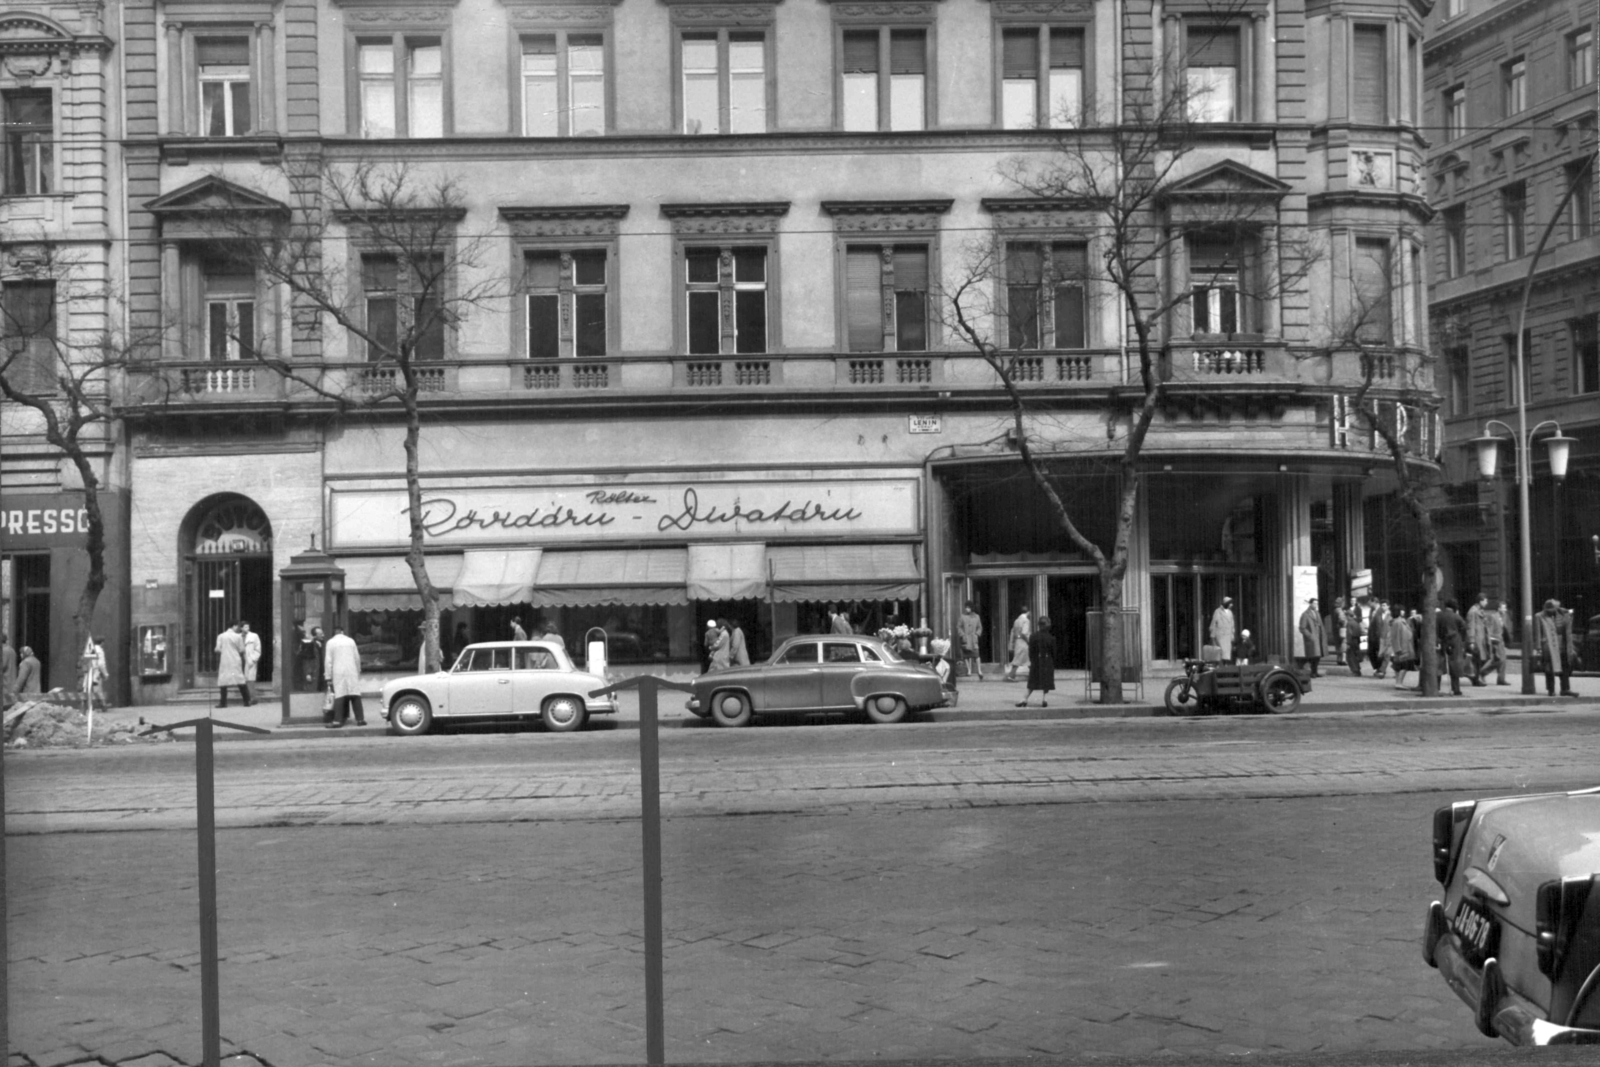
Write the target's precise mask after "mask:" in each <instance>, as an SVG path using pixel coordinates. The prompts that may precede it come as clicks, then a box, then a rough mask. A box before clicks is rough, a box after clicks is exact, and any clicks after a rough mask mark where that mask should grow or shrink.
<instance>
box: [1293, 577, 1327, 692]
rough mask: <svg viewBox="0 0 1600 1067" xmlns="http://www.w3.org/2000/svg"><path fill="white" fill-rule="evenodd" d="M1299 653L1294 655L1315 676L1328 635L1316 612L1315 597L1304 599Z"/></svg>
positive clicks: (1316, 675) (1317, 675)
mask: <svg viewBox="0 0 1600 1067" xmlns="http://www.w3.org/2000/svg"><path fill="white" fill-rule="evenodd" d="M1299 631H1300V655H1299V656H1298V657H1296V658H1297V659H1298V660H1299V662H1300V663H1301V664H1302V665H1303V666H1307V667H1309V668H1311V677H1313V678H1317V677H1320V675H1319V674H1318V673H1317V664H1318V663H1320V662H1321V661H1322V653H1323V650H1324V649H1325V648H1326V647H1327V641H1328V636H1327V634H1326V633H1325V632H1324V631H1323V628H1322V616H1321V615H1320V614H1318V612H1317V598H1316V597H1312V598H1310V599H1309V600H1307V601H1306V610H1304V611H1302V612H1301V613H1300V622H1299Z"/></svg>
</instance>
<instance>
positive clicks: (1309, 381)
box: [127, 342, 1431, 412]
mask: <svg viewBox="0 0 1600 1067" xmlns="http://www.w3.org/2000/svg"><path fill="white" fill-rule="evenodd" d="M1003 358H1004V359H1005V360H1006V361H1007V364H1006V366H1007V369H1008V372H1009V374H1010V377H1011V380H1012V382H1013V383H1014V384H1015V385H1016V387H1017V388H1018V389H1019V390H1021V391H1022V392H1023V393H1040V394H1052V395H1060V394H1063V393H1065V394H1081V395H1082V396H1084V397H1085V398H1092V397H1094V396H1095V395H1096V394H1105V393H1107V392H1108V391H1109V390H1111V389H1115V388H1122V387H1126V386H1129V385H1132V384H1133V383H1132V382H1129V381H1127V380H1125V378H1124V372H1123V367H1124V357H1123V355H1122V353H1121V352H1118V351H1114V350H1092V351H1039V352H1035V351H1029V352H1018V353H1015V354H1010V353H1008V354H1006V355H1005V356H1004V357H1003ZM1158 358H1159V367H1160V371H1161V374H1162V376H1163V378H1164V380H1165V381H1166V383H1167V385H1168V388H1169V390H1172V391H1173V392H1175V393H1181V392H1183V391H1184V388H1185V387H1189V386H1195V387H1202V389H1201V391H1202V392H1213V391H1216V389H1220V390H1221V391H1224V392H1232V391H1236V390H1246V391H1249V392H1251V393H1257V394H1258V393H1262V392H1267V391H1278V390H1281V391H1284V392H1298V391H1301V390H1302V389H1304V388H1307V387H1310V388H1317V387H1322V388H1324V389H1326V388H1329V387H1331V388H1335V389H1339V390H1342V391H1353V390H1354V389H1355V388H1357V387H1359V386H1360V384H1361V383H1362V381H1363V380H1364V379H1365V377H1366V375H1367V374H1368V373H1369V372H1370V373H1371V374H1372V377H1373V385H1374V387H1376V388H1378V389H1380V390H1384V391H1390V390H1400V391H1410V390H1416V389H1426V388H1429V387H1431V367H1430V366H1429V365H1427V364H1424V363H1422V362H1421V361H1420V359H1419V357H1418V354H1417V353H1415V352H1408V351H1405V350H1399V349H1394V350H1390V349H1384V350H1366V351H1359V352H1344V351H1340V352H1332V353H1330V352H1327V351H1325V350H1322V351H1318V350H1311V349H1303V350H1291V349H1289V348H1288V347H1287V346H1286V345H1283V344H1281V343H1260V342H1257V343H1249V344H1200V343H1192V344H1191V343H1182V344H1172V345H1169V346H1167V347H1166V348H1165V349H1163V350H1161V352H1160V353H1159V357H1158ZM296 370H297V372H298V373H300V374H301V375H302V376H305V377H306V378H307V379H308V380H309V379H310V378H311V377H313V376H314V377H315V379H316V384H317V388H316V389H313V388H311V387H310V386H309V385H308V384H303V383H301V382H297V381H286V380H285V379H283V378H282V377H281V376H280V375H278V374H277V373H276V372H274V371H273V370H272V369H271V368H269V367H266V366H263V365H255V364H250V363H226V364H219V363H158V364H143V365H140V366H138V367H136V368H130V370H129V373H128V390H127V403H128V404H129V405H130V406H132V407H134V408H139V409H143V410H145V411H147V412H153V409H155V408H159V407H171V408H193V407H195V406H200V407H205V408H212V409H226V408H230V407H236V406H239V405H259V404H262V403H274V404H284V403H288V402H296V403H302V402H313V403H314V402H316V401H318V400H319V399H328V398H331V397H338V396H342V397H346V398H348V399H349V400H350V401H352V402H355V403H360V402H361V401H363V400H375V399H377V398H379V397H381V396H383V395H384V394H388V393H392V392H394V391H396V390H398V389H399V388H401V386H402V379H401V376H400V373H399V371H398V369H397V368H395V367H392V366H371V365H368V364H360V363H325V364H315V363H305V364H300V365H298V366H297V368H296ZM416 380H417V385H418V390H419V393H420V394H421V399H422V400H423V402H424V403H430V404H431V403H439V404H496V405H506V404H511V405H516V404H519V403H531V404H536V405H537V404H542V403H546V402H550V401H561V402H582V401H583V400H585V399H597V400H599V399H604V400H609V401H615V400H637V401H645V402H648V401H651V400H682V399H686V398H690V397H693V398H712V397H718V398H725V399H728V400H730V401H733V400H736V398H744V397H748V398H757V397H759V398H763V399H773V398H781V397H790V398H793V397H796V396H800V397H807V398H809V397H814V396H816V395H819V394H831V395H837V396H848V397H852V398H854V397H866V396H873V395H878V396H882V397H884V398H889V397H894V396H898V397H902V398H908V397H909V398H914V397H917V396H920V395H934V396H941V397H943V396H954V395H963V396H973V395H977V394H983V393H996V394H997V391H998V388H999V377H998V375H997V374H996V373H995V370H994V368H993V367H991V366H990V365H989V364H988V363H987V362H985V361H984V360H983V359H982V358H980V357H979V356H977V355H975V354H973V353H971V352H871V353H868V352H848V353H847V352H825V353H795V354H784V355H777V354H772V355H766V354H744V355H727V356H685V355H662V356H654V355H643V356H613V357H608V358H603V359H561V360H539V361H530V360H525V359H517V360H505V359H499V360H459V361H448V362H439V363H427V364H422V365H419V366H418V367H417V370H416ZM1230 387H1231V388H1230ZM319 393H320V394H321V396H320V397H319Z"/></svg>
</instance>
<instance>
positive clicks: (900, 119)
mask: <svg viewBox="0 0 1600 1067" xmlns="http://www.w3.org/2000/svg"><path fill="white" fill-rule="evenodd" d="M927 41H928V35H927V34H926V33H924V32H923V31H921V30H895V31H893V32H891V33H890V34H889V128H890V129H891V130H920V129H923V128H924V126H925V125H926V123H925V117H924V111H925V106H924V100H925V98H926V93H927V75H928V44H927Z"/></svg>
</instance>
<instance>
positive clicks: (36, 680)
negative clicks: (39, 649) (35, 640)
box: [17, 645, 44, 700]
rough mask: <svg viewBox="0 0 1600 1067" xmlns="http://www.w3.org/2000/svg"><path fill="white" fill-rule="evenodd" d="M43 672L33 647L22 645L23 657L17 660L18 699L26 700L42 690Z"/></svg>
mask: <svg viewBox="0 0 1600 1067" xmlns="http://www.w3.org/2000/svg"><path fill="white" fill-rule="evenodd" d="M43 684H44V681H43V672H42V670H41V668H40V666H39V660H38V658H37V657H36V656H34V654H33V649H32V648H30V647H28V646H27V645H23V646H22V658H21V659H20V660H18V661H17V699H18V700H26V699H28V698H29V697H36V696H38V695H39V694H40V692H42V686H43Z"/></svg>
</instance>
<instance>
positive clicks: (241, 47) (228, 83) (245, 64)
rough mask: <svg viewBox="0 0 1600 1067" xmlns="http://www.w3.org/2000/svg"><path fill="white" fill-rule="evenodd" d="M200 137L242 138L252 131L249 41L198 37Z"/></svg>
mask: <svg viewBox="0 0 1600 1067" xmlns="http://www.w3.org/2000/svg"><path fill="white" fill-rule="evenodd" d="M194 55H195V66H196V68H197V69H198V71H199V77H200V135H201V136H202V137H239V136H242V135H243V134H247V133H249V132H251V130H252V129H253V128H254V127H253V124H252V123H251V121H250V120H251V111H250V38H248V37H197V38H196V39H195V42H194Z"/></svg>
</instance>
